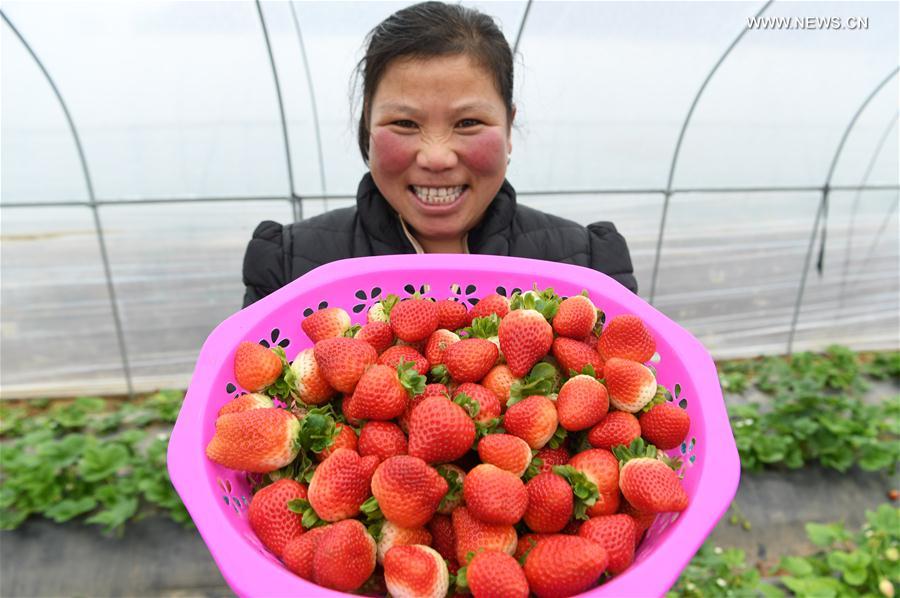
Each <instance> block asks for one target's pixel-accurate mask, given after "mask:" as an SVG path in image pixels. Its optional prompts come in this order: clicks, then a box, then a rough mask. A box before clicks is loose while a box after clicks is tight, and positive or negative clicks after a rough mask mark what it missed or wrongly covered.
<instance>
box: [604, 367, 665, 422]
mask: <svg viewBox="0 0 900 598" xmlns="http://www.w3.org/2000/svg"><path fill="white" fill-rule="evenodd" d="M603 374H604V377H605V379H606V390H607V391H608V392H609V402H610V404H611V405H612V406H613V407H615V408H616V409H618V410H620V411H628V412H629V413H637V412H638V411H640V410H641V409H643V408H644V406H645V405H647V403H649V402H650V401H651V400H653V397H655V396H656V391H657V384H656V377H655V376H654V375H653V372H651V371H650V368H648V367H647V366H645V365H644V364H642V363H638V362H636V361H630V360H628V359H619V358H618V357H613V358H612V359H610V360H608V361H607V362H606V365H605V366H604V367H603Z"/></svg>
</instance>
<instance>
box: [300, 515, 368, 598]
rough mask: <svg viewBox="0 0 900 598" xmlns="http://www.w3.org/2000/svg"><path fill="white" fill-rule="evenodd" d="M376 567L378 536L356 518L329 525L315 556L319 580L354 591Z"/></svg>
mask: <svg viewBox="0 0 900 598" xmlns="http://www.w3.org/2000/svg"><path fill="white" fill-rule="evenodd" d="M373 571H375V539H374V538H372V536H370V535H369V534H368V532H367V531H366V528H365V526H364V525H363V524H362V523H360V522H359V521H357V520H356V519H345V520H343V521H338V522H337V523H335V524H332V525H330V526H328V531H327V532H325V533H324V534H322V537H321V539H320V540H319V544H318V546H317V547H316V552H315V556H314V557H313V578H314V580H315V582H316V583H317V584H319V585H320V586H324V587H326V588H330V589H332V590H340V591H342V592H352V591H353V590H355V589H357V588H359V587H360V586H361V585H363V584H364V583H365V582H366V580H367V579H369V577H370V576H371V575H372V572H373Z"/></svg>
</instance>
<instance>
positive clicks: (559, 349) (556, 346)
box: [551, 336, 603, 377]
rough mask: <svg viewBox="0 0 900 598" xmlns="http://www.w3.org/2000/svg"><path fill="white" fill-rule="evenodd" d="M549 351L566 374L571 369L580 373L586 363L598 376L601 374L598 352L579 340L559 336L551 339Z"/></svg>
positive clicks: (601, 368)
mask: <svg viewBox="0 0 900 598" xmlns="http://www.w3.org/2000/svg"><path fill="white" fill-rule="evenodd" d="M551 351H552V353H553V357H555V358H556V361H558V362H559V366H560V367H561V368H562V371H563V372H564V373H565V374H566V375H568V374H569V373H570V372H573V371H574V372H575V373H578V374H580V373H581V372H582V370H584V368H585V366H588V365H589V366H591V367H592V368H593V369H594V373H595V374H596V375H597V376H598V377H599V376H600V375H602V374H603V360H602V359H600V354H599V353H597V351H595V350H594V349H591V347H590V346H589V345H587V344H585V343H583V342H581V341H577V340H575V339H572V338H565V337H563V336H560V337H557V338H556V340H554V341H553V346H552V347H551Z"/></svg>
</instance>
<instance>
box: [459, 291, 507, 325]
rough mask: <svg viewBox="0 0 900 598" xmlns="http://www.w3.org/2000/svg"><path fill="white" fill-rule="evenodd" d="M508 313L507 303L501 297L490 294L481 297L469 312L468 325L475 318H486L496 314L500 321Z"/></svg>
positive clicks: (504, 298)
mask: <svg viewBox="0 0 900 598" xmlns="http://www.w3.org/2000/svg"><path fill="white" fill-rule="evenodd" d="M508 313H509V301H508V300H507V299H506V297H504V296H503V295H498V294H497V293H491V294H490V295H486V296H485V297H482V298H481V299H480V300H479V301H478V303H476V304H475V306H474V307H472V309H471V310H470V311H469V324H471V323H472V320H474V319H475V318H486V317H488V316H489V315H491V314H497V317H498V318H500V319H501V320H502V319H503V316H505V315H506V314H508Z"/></svg>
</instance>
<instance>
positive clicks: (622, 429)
mask: <svg viewBox="0 0 900 598" xmlns="http://www.w3.org/2000/svg"><path fill="white" fill-rule="evenodd" d="M640 435H641V424H640V423H639V422H638V418H636V417H635V416H634V414H633V413H628V412H627V411H610V412H609V413H607V414H606V417H604V418H603V419H601V420H600V423H598V424H597V425H596V426H594V427H593V428H591V431H590V432H588V437H587V438H588V442H590V443H591V446H592V447H594V448H604V449H607V450H609V449H611V448H612V447H614V446H616V445H619V444H624V445H625V446H628V445H629V444H631V442H632V441H633V440H634V439H635V438H638V437H640Z"/></svg>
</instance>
